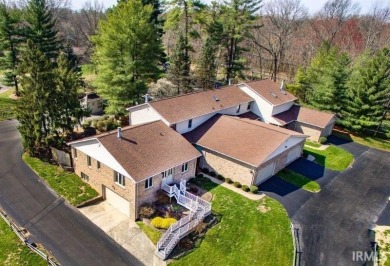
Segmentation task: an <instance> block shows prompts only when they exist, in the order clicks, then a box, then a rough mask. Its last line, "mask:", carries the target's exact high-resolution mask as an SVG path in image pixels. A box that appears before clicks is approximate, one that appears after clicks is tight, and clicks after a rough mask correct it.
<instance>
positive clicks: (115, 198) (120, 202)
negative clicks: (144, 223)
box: [105, 188, 130, 216]
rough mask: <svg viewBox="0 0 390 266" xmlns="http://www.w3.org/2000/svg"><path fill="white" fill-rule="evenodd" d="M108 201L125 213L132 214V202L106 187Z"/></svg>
mask: <svg viewBox="0 0 390 266" xmlns="http://www.w3.org/2000/svg"><path fill="white" fill-rule="evenodd" d="M105 196H106V201H107V202H108V203H109V204H111V205H112V206H113V207H114V208H116V209H118V210H119V211H120V212H122V213H123V214H125V215H127V216H130V202H129V201H127V200H126V199H124V198H122V197H121V196H119V195H118V194H116V193H115V192H114V191H112V190H110V189H108V188H105Z"/></svg>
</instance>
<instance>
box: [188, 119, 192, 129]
mask: <svg viewBox="0 0 390 266" xmlns="http://www.w3.org/2000/svg"><path fill="white" fill-rule="evenodd" d="M191 127H192V119H190V120H188V128H191Z"/></svg>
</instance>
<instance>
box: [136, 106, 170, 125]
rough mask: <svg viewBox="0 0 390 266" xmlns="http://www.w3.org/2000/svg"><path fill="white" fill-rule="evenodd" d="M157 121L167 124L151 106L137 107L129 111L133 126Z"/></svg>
mask: <svg viewBox="0 0 390 266" xmlns="http://www.w3.org/2000/svg"><path fill="white" fill-rule="evenodd" d="M157 120H163V121H164V122H165V123H166V124H167V122H166V121H165V120H164V119H162V118H161V116H160V115H159V114H158V113H157V112H156V111H155V110H154V109H153V108H152V107H150V105H149V104H142V105H137V106H134V107H131V108H130V109H129V124H130V125H132V126H133V125H139V124H143V123H148V122H152V121H157Z"/></svg>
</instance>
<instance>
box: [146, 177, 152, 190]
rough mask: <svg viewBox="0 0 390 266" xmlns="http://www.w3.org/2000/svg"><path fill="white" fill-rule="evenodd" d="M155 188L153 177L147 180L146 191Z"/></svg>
mask: <svg viewBox="0 0 390 266" xmlns="http://www.w3.org/2000/svg"><path fill="white" fill-rule="evenodd" d="M151 187H153V177H151V178H148V179H146V180H145V189H148V188H151Z"/></svg>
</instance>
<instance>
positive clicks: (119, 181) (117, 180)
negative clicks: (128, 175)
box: [114, 172, 125, 186]
mask: <svg viewBox="0 0 390 266" xmlns="http://www.w3.org/2000/svg"><path fill="white" fill-rule="evenodd" d="M114 178H115V183H116V184H118V185H121V186H125V176H124V175H122V174H120V173H118V172H114Z"/></svg>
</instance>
